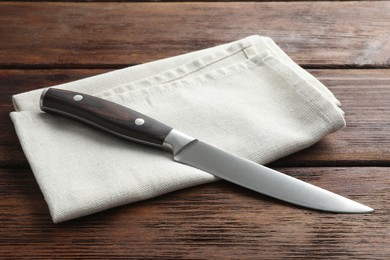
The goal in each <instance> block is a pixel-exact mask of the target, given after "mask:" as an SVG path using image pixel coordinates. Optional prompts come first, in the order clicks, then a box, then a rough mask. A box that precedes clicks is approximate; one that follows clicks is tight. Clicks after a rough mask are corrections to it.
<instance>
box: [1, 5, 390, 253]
mask: <svg viewBox="0 0 390 260" xmlns="http://www.w3.org/2000/svg"><path fill="white" fill-rule="evenodd" d="M61 2H63V3H61ZM66 2H67V3H66ZM99 2H100V3H99ZM103 2H104V3H103ZM126 2H127V3H126ZM136 2H137V1H110V0H107V1H99V0H96V1H87V0H85V1H83V0H80V1H43V2H35V1H27V2H21V1H11V2H5V1H0V39H1V41H0V198H1V199H0V259H82V258H90V259H290V258H297V259H389V258H390V249H389V248H390V247H389V245H390V218H389V215H390V211H389V207H388V205H389V202H390V201H389V200H390V188H389V187H390V174H389V168H388V166H389V165H390V141H389V140H390V124H389V122H390V102H388V101H389V100H390V70H389V68H390V66H389V63H390V38H389V28H390V16H389V12H390V1H297V2H295V1H270V2H267V1H256V2H246V1H238V2H207V1H205V2H202V3H197V2H192V1H189V2H186V3H174V1H172V2H161V3H156V2H154V1H145V2H139V3H136ZM252 34H259V35H265V36H270V37H272V38H273V39H274V40H275V41H276V43H277V44H278V45H279V46H280V47H281V48H282V49H283V50H285V51H286V52H287V53H288V54H289V56H290V57H292V58H293V59H294V60H295V61H296V62H298V63H299V64H300V65H301V66H304V67H305V68H311V70H310V72H311V73H312V74H314V75H315V76H316V77H317V78H319V79H320V80H321V81H322V82H323V83H325V85H326V86H328V87H329V88H330V89H331V91H332V92H333V93H334V94H335V95H336V97H338V98H339V99H340V101H341V103H342V104H343V109H344V111H345V113H346V114H345V116H346V120H347V127H346V128H345V129H344V130H342V131H338V132H336V133H334V134H331V135H328V136H327V137H325V138H324V139H323V140H322V141H320V142H319V143H317V144H315V145H314V146H312V147H310V148H308V149H306V150H304V151H301V152H299V153H296V154H294V155H291V156H289V157H287V158H283V159H281V160H279V161H277V162H275V163H273V164H272V165H271V166H272V167H280V166H286V167H287V168H277V169H278V170H281V171H283V172H285V173H287V174H290V175H291V176H294V177H297V178H300V179H302V180H304V181H309V182H311V183H313V184H315V185H319V186H321V187H323V188H326V189H329V190H331V191H334V192H336V193H339V194H341V195H344V196H347V197H349V198H351V199H354V200H357V201H359V202H361V203H363V204H367V205H368V206H370V207H373V208H374V209H375V211H374V212H373V213H372V214H363V215H362V214H357V215H351V214H329V213H321V212H317V211H312V210H308V209H303V208H297V207H295V206H292V205H290V204H287V203H283V202H280V201H277V200H275V199H272V198H269V197H266V196H263V195H261V194H257V193H255V192H252V191H249V190H246V189H244V188H241V187H238V186H236V185H233V184H230V183H227V182H224V181H220V182H216V183H212V184H207V185H202V186H197V187H193V188H190V189H186V190H181V191H177V192H174V193H170V194H166V195H163V196H160V197H158V198H155V199H151V200H147V201H143V202H138V203H134V204H130V205H126V206H122V207H119V208H115V209H110V210H107V211H104V212H101V213H98V214H94V215H91V216H87V217H84V218H80V219H76V220H72V221H69V222H65V223H62V224H57V225H55V224H53V223H52V221H51V220H50V216H49V212H48V209H47V205H46V203H45V200H44V197H43V195H42V193H41V191H40V189H39V187H38V185H37V183H36V181H35V179H34V176H33V174H32V172H31V170H30V169H29V167H28V164H27V161H26V158H25V157H24V155H23V152H22V149H21V147H20V145H19V142H18V140H17V137H16V134H15V130H14V128H13V125H12V122H11V120H10V118H9V112H11V111H12V110H13V108H12V103H11V96H12V95H13V94H16V93H21V92H24V91H28V90H33V89H37V88H43V87H48V86H53V85H56V84H60V83H65V82H69V81H73V80H76V79H81V78H84V77H87V76H92V75H96V74H99V73H103V72H107V71H108V70H112V69H116V68H122V67H125V66H128V65H133V64H140V63H144V62H147V61H152V60H157V59H160V58H165V57H170V56H174V55H178V54H182V53H186V52H190V51H194V50H199V49H202V48H207V47H210V46H213V45H217V44H221V43H226V42H230V41H233V40H237V39H240V38H243V37H246V36H248V35H252ZM313 166H315V167H313ZM357 166H358V167H357Z"/></svg>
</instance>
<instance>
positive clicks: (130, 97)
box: [108, 51, 270, 106]
mask: <svg viewBox="0 0 390 260" xmlns="http://www.w3.org/2000/svg"><path fill="white" fill-rule="evenodd" d="M256 58H257V62H256V63H255V62H253V61H251V60H249V59H248V60H244V61H240V62H238V63H235V64H233V65H230V66H227V67H222V68H218V69H215V70H211V71H208V72H205V73H204V74H200V75H196V76H193V77H190V78H182V79H179V80H176V81H171V82H168V83H163V84H156V85H152V86H149V87H147V88H135V89H133V90H132V91H128V92H125V93H120V94H116V97H118V99H119V100H115V102H119V103H121V104H122V105H124V106H128V105H130V104H129V103H131V102H132V101H135V100H140V99H146V100H147V98H148V97H152V96H154V95H161V94H166V93H169V92H171V91H174V90H175V89H177V88H181V87H185V88H189V87H193V86H198V85H199V84H208V83H209V82H212V81H215V80H218V79H220V78H227V77H231V76H233V75H236V74H239V73H241V72H242V71H244V70H250V69H253V68H255V67H258V66H262V61H263V60H267V59H268V58H270V52H269V51H264V52H261V53H259V54H258V55H257V56H256ZM110 98H114V95H112V96H111V97H110ZM110 98H108V99H110Z"/></svg>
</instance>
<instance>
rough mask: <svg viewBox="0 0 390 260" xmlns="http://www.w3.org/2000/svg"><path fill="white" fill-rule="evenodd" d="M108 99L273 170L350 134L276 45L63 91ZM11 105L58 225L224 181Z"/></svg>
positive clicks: (220, 51) (239, 47) (153, 67)
mask: <svg viewBox="0 0 390 260" xmlns="http://www.w3.org/2000/svg"><path fill="white" fill-rule="evenodd" d="M55 87H56V88H61V89H68V90H74V91H79V92H82V93H87V94H90V95H95V96H98V97H102V98H104V99H107V100H110V101H113V102H117V103H119V104H121V105H124V106H127V107H130V108H132V109H134V110H136V111H139V112H141V113H143V114H145V115H147V116H150V117H152V118H155V119H157V120H159V121H161V122H163V123H165V124H167V125H169V126H171V127H174V128H176V129H178V130H179V131H182V132H184V133H186V134H188V135H190V136H193V137H195V138H198V139H200V140H202V141H205V142H207V143H210V144H212V145H214V146H216V147H219V148H221V149H224V150H226V151H229V152H232V153H234V154H237V155H239V156H242V157H245V158H248V159H250V160H253V161H255V162H257V163H261V164H265V163H269V162H271V161H273V160H276V159H279V158H281V157H283V156H286V155H289V154H291V153H294V152H296V151H298V150H301V149H303V148H306V147H308V146H310V145H312V144H314V143H315V142H317V141H319V140H320V139H321V138H323V137H324V136H325V135H327V134H329V133H331V132H333V131H336V130H337V129H339V128H341V127H343V126H344V125H345V121H344V118H343V112H342V110H341V109H340V108H339V106H340V103H339V102H338V100H337V99H336V98H335V97H334V96H333V94H332V93H331V92H330V91H329V90H328V89H327V88H326V87H325V86H324V85H322V84H321V83H320V82H319V81H318V80H317V79H315V78H314V77H313V76H312V75H310V74H309V73H308V72H307V71H305V70H303V69H302V68H300V67H299V66H298V65H297V64H296V63H294V62H293V61H292V60H291V59H290V58H289V57H288V56H287V55H286V54H285V53H284V52H283V51H282V50H281V49H280V48H279V47H278V46H277V45H276V44H275V43H274V42H273V41H272V40H271V39H270V38H267V37H260V36H250V37H247V38H244V39H242V40H239V41H236V42H232V43H228V44H224V45H220V46H216V47H212V48H209V49H205V50H200V51H196V52H192V53H188V54H184V55H180V56H177V57H173V58H168V59H164V60H159V61H155V62H151V63H147V64H142V65H138V66H133V67H128V68H125V69H121V70H116V71H112V72H109V73H105V74H101V75H97V76H94V77H90V78H86V79H82V80H78V81H75V82H70V83H67V84H62V85H58V86H55ZM41 92H42V89H38V90H34V91H30V92H26V93H21V94H18V95H15V96H13V102H14V106H15V110H16V112H12V113H11V118H12V121H13V123H14V125H15V129H16V132H17V135H18V137H19V140H20V142H21V145H22V147H23V150H24V152H25V154H26V157H27V159H28V161H29V163H30V165H31V168H32V171H33V173H34V175H35V177H36V179H37V182H38V184H39V186H40V189H41V190H42V192H43V194H44V197H45V200H46V202H47V204H48V206H49V210H50V214H51V216H52V219H53V221H54V222H55V223H58V222H62V221H66V220H70V219H74V218H77V217H81V216H85V215H88V214H92V213H95V212H98V211H102V210H105V209H108V208H112V207H116V206H120V205H124V204H127V203H131V202H135V201H139V200H145V199H148V198H152V197H155V196H158V195H161V194H164V193H167V192H171V191H174V190H178V189H182V188H186V187H190V186H194V185H198V184H202V183H207V182H211V181H215V180H217V178H215V177H214V176H212V175H210V174H208V173H206V172H203V171H201V170H198V169H195V168H192V167H190V166H187V165H183V164H180V163H176V162H173V160H172V156H171V155H170V154H169V153H167V152H164V151H161V150H158V149H156V148H152V147H147V146H143V145H140V144H136V143H133V142H130V141H127V140H123V139H120V138H118V137H115V136H112V135H110V134H107V133H105V132H102V131H100V130H98V129H94V128H92V127H90V126H87V125H84V124H83V123H79V122H76V121H74V120H72V119H68V118H64V117H62V116H58V115H53V114H47V113H43V112H41V111H40V109H39V96H40V94H41Z"/></svg>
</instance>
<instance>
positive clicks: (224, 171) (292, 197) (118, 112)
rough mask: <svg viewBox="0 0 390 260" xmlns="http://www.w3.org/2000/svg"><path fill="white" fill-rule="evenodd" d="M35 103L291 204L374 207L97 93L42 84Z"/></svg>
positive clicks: (352, 209) (354, 209) (349, 209)
mask: <svg viewBox="0 0 390 260" xmlns="http://www.w3.org/2000/svg"><path fill="white" fill-rule="evenodd" d="M40 108H41V110H42V111H45V112H52V113H57V114H61V115H65V116H68V117H71V118H74V119H77V120H80V121H82V122H85V123H87V124H89V125H92V126H95V127H98V128H100V129H102V130H105V131H107V132H109V133H111V134H115V135H117V136H120V137H123V138H126V139H129V140H132V141H136V142H140V143H143V144H147V145H152V146H157V147H160V148H163V149H165V150H169V151H171V152H172V153H173V159H174V160H175V161H177V162H180V163H183V164H187V165H190V166H192V167H195V168H198V169H201V170H204V171H206V172H208V173H211V174H213V175H214V176H217V177H219V178H221V179H224V180H227V181H229V182H232V183H235V184H238V185H241V186H243V187H246V188H248V189H251V190H254V191H257V192H259V193H262V194H265V195H268V196H271V197H274V198H277V199H280V200H283V201H286V202H289V203H292V204H296V205H299V206H302V207H307V208H311V209H316V210H320V211H328V212H338V213H367V212H371V211H373V209H372V208H370V207H367V206H365V205H363V204H360V203H358V202H356V201H353V200H350V199H348V198H345V197H342V196H340V195H337V194H335V193H332V192H330V191H327V190H324V189H322V188H319V187H317V186H314V185H312V184H309V183H307V182H304V181H301V180H298V179H296V178H293V177H291V176H288V175H286V174H283V173H281V172H278V171H275V170H272V169H270V168H267V167H265V166H262V165H260V164H257V163H255V162H252V161H250V160H247V159H244V158H241V157H238V156H236V155H234V154H230V153H228V152H225V151H223V150H220V149H218V148H216V147H213V146H211V145H208V144H206V143H204V142H202V141H200V140H197V139H195V138H193V137H190V136H188V135H186V134H184V133H182V132H180V131H178V130H176V129H173V128H172V127H170V126H167V125H165V124H163V123H160V122H158V121H156V120H154V119H152V118H150V117H147V116H145V115H143V114H141V113H139V112H136V111H134V110H132V109H129V108H127V107H124V106H121V105H119V104H116V103H113V102H110V101H107V100H104V99H101V98H97V97H94V96H90V95H87V94H83V93H78V92H73V91H68V90H61V89H54V88H47V89H45V90H44V91H43V92H42V94H41V98H40Z"/></svg>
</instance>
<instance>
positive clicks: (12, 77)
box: [0, 70, 390, 167]
mask: <svg viewBox="0 0 390 260" xmlns="http://www.w3.org/2000/svg"><path fill="white" fill-rule="evenodd" d="M102 72H106V70H3V71H2V76H0V85H1V86H12V88H11V87H4V88H0V103H1V112H0V137H1V139H0V140H1V141H0V165H2V166H5V167H15V166H18V167H20V166H26V165H27V163H26V159H25V157H24V155H23V153H22V150H21V148H20V145H19V142H18V140H17V137H16V134H15V132H14V129H13V125H12V122H11V120H10V118H9V113H10V112H11V111H12V110H13V107H12V103H11V96H12V94H16V93H20V92H23V91H28V90H31V89H35V88H42V87H47V86H52V85H55V84H60V83H64V82H68V81H71V80H76V79H79V78H83V77H87V76H92V75H96V74H99V73H102ZM310 72H311V73H312V74H313V75H314V76H316V77H317V78H318V79H319V80H320V81H322V82H323V83H324V84H325V85H326V86H327V87H329V88H330V90H331V91H332V92H333V93H334V94H335V96H336V97H337V98H338V99H339V100H340V101H341V103H342V105H343V110H344V112H345V117H346V121H347V127H346V128H345V129H343V130H341V131H338V132H336V133H333V134H330V135H328V136H327V137H325V138H324V139H323V140H322V141H320V142H319V143H317V144H315V145H314V146H312V147H310V148H308V149H306V150H304V151H302V152H299V153H296V154H294V155H292V156H290V157H287V158H283V159H282V160H279V161H278V162H276V163H274V164H273V165H276V166H335V165H339V166H347V165H351V166H389V164H390V125H389V122H390V102H386V100H390V70H310Z"/></svg>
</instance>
